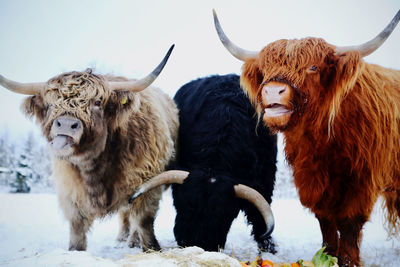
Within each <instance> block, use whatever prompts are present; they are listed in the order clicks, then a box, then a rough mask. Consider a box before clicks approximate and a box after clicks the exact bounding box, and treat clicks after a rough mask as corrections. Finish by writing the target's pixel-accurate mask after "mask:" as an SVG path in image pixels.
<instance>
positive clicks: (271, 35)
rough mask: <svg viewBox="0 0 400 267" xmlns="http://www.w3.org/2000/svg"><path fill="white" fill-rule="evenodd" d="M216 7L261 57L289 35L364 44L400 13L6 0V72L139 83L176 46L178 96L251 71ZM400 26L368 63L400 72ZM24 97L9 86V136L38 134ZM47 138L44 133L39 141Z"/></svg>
mask: <svg viewBox="0 0 400 267" xmlns="http://www.w3.org/2000/svg"><path fill="white" fill-rule="evenodd" d="M213 8H215V9H216V11H217V13H218V16H219V19H220V21H221V24H222V26H223V28H224V30H225V32H226V33H227V35H228V36H229V37H230V38H231V40H233V41H234V42H235V43H236V44H238V45H239V46H241V47H244V48H246V49H249V50H258V49H261V48H262V47H264V46H265V45H267V44H268V43H269V42H271V41H274V40H277V39H282V38H289V39H293V38H302V37H307V36H314V37H322V38H324V39H325V40H326V41H328V42H330V43H332V44H335V45H354V44H359V43H362V42H365V41H367V40H369V39H371V38H373V37H375V36H376V34H378V33H379V32H380V31H381V30H382V29H383V28H384V27H385V26H386V25H387V24H388V23H389V21H390V20H391V19H392V18H393V16H394V15H395V14H396V12H397V10H399V9H400V1H399V0H379V1H377V0H359V1H351V0H335V1H333V0H332V1H321V0H304V1H301V0H279V1H278V0H273V1H272V0H248V1H244V0H242V1H238V0H236V1H235V0H226V1H216V0H202V1H184V0H182V1H178V0H168V1H163V0H158V1H156V0H146V1H134V0H132V1H128V0H127V1H116V0H115V1H106V0H104V1H101V0H92V1H89V0H80V1H75V0H67V1H60V0H58V1H54V0H36V1H29V0H1V1H0V10H1V16H0V36H1V39H0V74H2V75H4V76H5V77H7V78H9V79H13V80H17V81H20V82H36V81H47V80H48V79H49V78H51V77H53V76H55V75H58V74H60V73H62V72H66V71H71V70H78V71H80V70H84V69H86V68H87V67H94V68H95V69H96V72H97V73H101V74H104V73H114V74H118V75H124V76H127V77H129V78H141V77H142V76H144V75H147V74H148V73H149V72H150V71H151V70H152V69H153V68H154V67H155V66H156V65H157V64H158V63H159V62H160V61H161V59H162V57H163V56H164V54H165V53H166V51H167V50H168V48H169V47H170V45H171V44H173V43H174V44H176V46H175V49H174V51H173V53H172V55H171V57H170V60H169V62H168V63H167V65H166V67H165V69H164V70H163V72H162V73H161V75H160V76H159V78H158V79H157V80H156V81H155V83H154V84H155V85H156V86H158V87H160V88H162V89H163V90H165V91H166V92H168V94H169V95H170V96H171V97H172V96H173V95H174V94H175V92H176V90H177V89H179V87H180V86H182V85H183V84H185V83H186V82H189V81H190V80H192V79H195V78H197V77H203V76H207V75H211V74H226V73H237V74H240V72H241V65H242V64H241V62H240V61H238V60H237V59H235V58H234V57H232V56H231V55H230V54H229V53H228V52H227V51H226V50H225V49H224V48H223V46H222V44H221V43H220V41H219V39H218V37H217V34H216V31H215V29H214V25H213V20H212V9H213ZM399 48H400V26H398V27H397V29H395V31H394V32H393V34H392V35H391V37H389V39H388V40H387V41H386V43H385V44H384V45H382V47H381V48H379V49H378V50H377V51H376V52H375V53H374V54H372V55H370V56H368V57H366V58H365V60H366V61H367V62H370V63H376V64H380V65H383V66H385V67H390V68H395V69H400V54H399ZM22 99H23V96H22V95H17V94H15V93H12V92H9V91H7V90H6V89H4V88H2V87H1V88H0V133H1V132H2V131H5V130H6V129H7V131H8V132H9V133H10V134H11V135H22V136H25V135H26V132H27V131H30V130H32V129H34V128H36V129H38V127H37V125H35V123H32V122H30V121H29V120H28V119H26V118H25V117H24V116H23V115H22V114H21V112H20V108H19V107H20V103H21V101H22ZM38 133H39V131H36V134H38Z"/></svg>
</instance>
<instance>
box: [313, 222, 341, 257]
mask: <svg viewBox="0 0 400 267" xmlns="http://www.w3.org/2000/svg"><path fill="white" fill-rule="evenodd" d="M316 217H317V219H318V221H319V227H320V228H321V233H322V246H324V247H326V249H325V252H327V253H328V254H330V255H337V252H338V248H339V236H338V229H337V226H336V223H335V222H334V221H333V220H330V219H326V218H325V217H323V216H319V215H316Z"/></svg>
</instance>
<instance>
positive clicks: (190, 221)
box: [173, 75, 277, 252]
mask: <svg viewBox="0 0 400 267" xmlns="http://www.w3.org/2000/svg"><path fill="white" fill-rule="evenodd" d="M174 100H175V102H176V103H177V106H178V108H179V110H180V115H179V121H180V128H179V141H178V153H177V166H175V167H176V168H177V169H182V170H186V171H189V172H190V175H189V177H188V178H187V179H186V180H185V182H184V184H183V185H173V197H174V205H175V208H176V211H177V215H176V219H175V227H174V234H175V237H176V240H177V242H178V244H179V245H180V246H199V247H202V248H203V249H206V250H218V249H220V248H223V247H224V245H225V241H226V236H227V234H228V231H229V228H230V226H231V224H232V221H233V219H234V218H235V217H236V216H237V215H238V212H239V210H243V211H244V212H245V213H246V215H247V219H248V222H249V224H252V225H253V235H254V238H255V240H256V241H257V242H258V245H259V247H260V248H262V249H264V250H267V251H270V252H275V247H274V243H273V242H272V240H271V237H270V236H268V237H263V238H262V237H261V235H262V234H264V233H265V231H266V228H265V222H264V220H263V218H262V216H261V214H260V213H259V211H258V210H257V209H256V208H255V207H254V206H253V205H252V204H250V203H249V202H247V201H245V200H242V199H238V198H236V197H235V193H234V189H233V186H234V185H236V184H239V183H241V184H245V185H248V186H250V187H252V188H254V189H256V190H258V192H260V193H261V194H262V195H263V196H264V198H265V199H266V200H267V201H268V203H271V197H272V191H273V187H274V182H275V172H276V153H277V146H276V136H273V135H270V133H269V131H268V129H267V128H266V127H264V126H262V125H259V126H258V127H257V125H258V120H257V117H256V114H255V110H254V109H253V107H252V106H251V104H250V103H249V101H248V99H247V98H246V96H245V94H244V93H243V91H242V90H241V89H240V86H239V76H237V75H226V76H212V77H207V78H201V79H198V80H195V81H192V82H190V83H188V84H186V85H184V86H183V87H182V88H180V89H179V90H178V92H177V93H176V95H175V98H174Z"/></svg>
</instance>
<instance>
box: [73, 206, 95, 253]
mask: <svg viewBox="0 0 400 267" xmlns="http://www.w3.org/2000/svg"><path fill="white" fill-rule="evenodd" d="M74 215H75V216H73V217H71V218H70V221H69V223H70V235H69V237H70V238H69V250H86V245H87V241H86V233H87V232H88V231H89V229H90V226H91V225H92V223H93V219H89V218H87V217H84V216H82V215H81V214H80V213H79V211H78V210H76V211H75V212H74Z"/></svg>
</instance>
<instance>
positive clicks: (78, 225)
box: [58, 194, 94, 250]
mask: <svg viewBox="0 0 400 267" xmlns="http://www.w3.org/2000/svg"><path fill="white" fill-rule="evenodd" d="M58 197H59V201H60V207H61V209H62V211H63V213H64V215H65V217H66V218H67V220H68V221H69V228H70V234H69V250H86V245H87V241H86V233H87V232H88V231H89V229H90V226H91V225H92V223H93V220H94V217H90V218H88V217H86V216H84V215H83V214H87V212H82V211H81V210H80V209H79V208H78V206H77V205H76V204H74V202H73V200H72V199H71V198H70V195H64V194H59V196H58Z"/></svg>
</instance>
